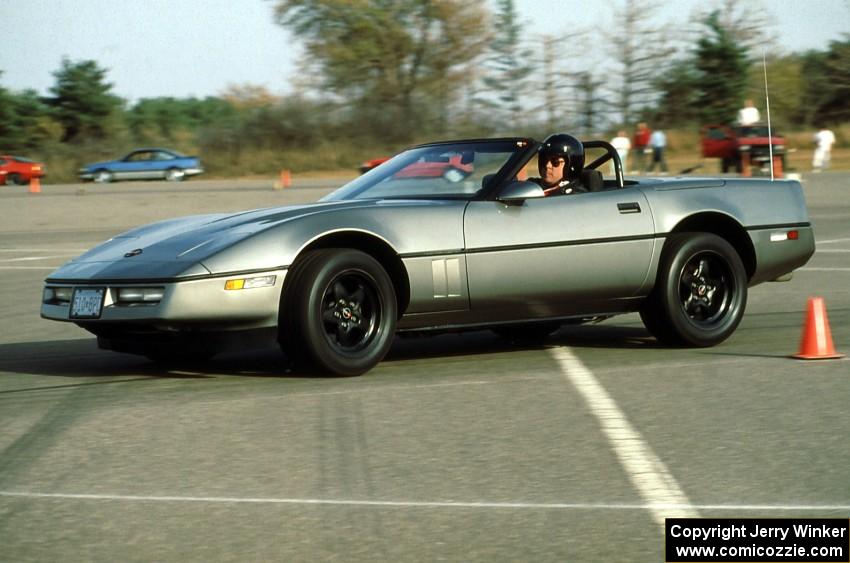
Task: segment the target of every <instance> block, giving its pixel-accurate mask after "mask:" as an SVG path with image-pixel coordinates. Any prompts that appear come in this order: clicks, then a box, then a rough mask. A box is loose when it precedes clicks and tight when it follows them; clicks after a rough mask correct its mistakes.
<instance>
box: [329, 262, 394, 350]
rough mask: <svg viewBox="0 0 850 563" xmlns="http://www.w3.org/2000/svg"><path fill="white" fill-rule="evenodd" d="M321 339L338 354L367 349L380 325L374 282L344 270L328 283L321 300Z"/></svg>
mask: <svg viewBox="0 0 850 563" xmlns="http://www.w3.org/2000/svg"><path fill="white" fill-rule="evenodd" d="M322 320H323V322H324V330H325V338H326V339H327V341H328V343H329V344H330V345H331V347H333V348H334V349H335V350H336V351H337V352H338V353H340V354H353V353H357V352H359V351H361V350H363V349H364V348H366V347H368V346H369V344H370V342H371V341H372V339H373V338H374V337H375V334H376V332H377V328H378V325H379V323H380V321H381V301H380V299H379V298H378V296H377V294H376V292H375V280H374V279H373V278H372V277H371V276H369V275H368V274H367V273H366V272H362V271H359V270H347V271H345V272H343V273H341V274H340V275H338V276H337V277H336V278H334V279H333V280H331V282H330V283H329V284H328V286H327V288H326V289H325V295H324V297H322Z"/></svg>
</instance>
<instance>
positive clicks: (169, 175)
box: [165, 168, 186, 182]
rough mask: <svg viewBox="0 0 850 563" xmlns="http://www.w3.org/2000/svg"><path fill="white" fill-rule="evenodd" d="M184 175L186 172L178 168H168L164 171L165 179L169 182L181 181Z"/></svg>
mask: <svg viewBox="0 0 850 563" xmlns="http://www.w3.org/2000/svg"><path fill="white" fill-rule="evenodd" d="M185 177H186V173H185V172H183V171H182V170H180V169H179V168H169V169H168V171H167V172H166V173H165V179H166V180H168V181H169V182H181V181H183V179H184V178H185Z"/></svg>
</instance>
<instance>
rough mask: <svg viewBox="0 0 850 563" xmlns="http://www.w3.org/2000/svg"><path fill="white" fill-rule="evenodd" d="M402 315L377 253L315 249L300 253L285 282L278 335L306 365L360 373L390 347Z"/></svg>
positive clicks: (289, 352) (287, 349)
mask: <svg viewBox="0 0 850 563" xmlns="http://www.w3.org/2000/svg"><path fill="white" fill-rule="evenodd" d="M397 316H398V304H397V302H396V296H395V288H394V287H393V284H392V280H390V277H389V275H388V274H387V272H386V271H385V270H384V268H383V267H382V266H381V264H380V263H378V261H377V260H375V259H374V258H373V257H372V256H370V255H368V254H366V253H364V252H361V251H359V250H353V249H343V248H327V249H317V250H312V251H308V252H306V253H305V254H304V255H303V256H299V258H298V259H297V260H296V262H295V264H294V265H293V266H292V268H291V269H290V272H289V273H287V276H286V279H285V281H284V294H283V296H282V297H281V307H280V314H279V327H280V328H279V333H280V334H279V340H280V344H281V347H282V348H283V350H284V351H285V352H286V354H287V355H288V356H289V357H290V358H292V359H293V360H294V361H295V362H296V364H297V365H300V366H301V367H314V368H316V369H317V370H318V371H320V372H322V373H330V374H334V375H344V376H351V375H361V374H363V373H365V372H367V371H369V370H370V369H372V368H373V367H375V365H376V364H377V363H378V362H380V361H381V360H382V359H383V357H384V356H385V355H386V353H387V352H388V351H389V348H390V346H391V345H392V340H393V336H394V335H395V326H396V321H397Z"/></svg>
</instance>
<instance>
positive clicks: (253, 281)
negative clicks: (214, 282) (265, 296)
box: [224, 276, 277, 290]
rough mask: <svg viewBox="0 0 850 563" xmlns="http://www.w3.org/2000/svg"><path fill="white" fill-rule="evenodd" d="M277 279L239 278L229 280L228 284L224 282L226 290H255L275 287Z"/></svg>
mask: <svg viewBox="0 0 850 563" xmlns="http://www.w3.org/2000/svg"><path fill="white" fill-rule="evenodd" d="M276 278H277V276H259V277H256V278H238V279H234V280H227V281H226V282H224V289H226V290H237V289H254V288H256V287H269V286H272V285H274V282H275V279H276Z"/></svg>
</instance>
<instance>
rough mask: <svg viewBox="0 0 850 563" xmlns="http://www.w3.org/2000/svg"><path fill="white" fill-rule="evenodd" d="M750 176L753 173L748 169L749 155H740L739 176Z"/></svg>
mask: <svg viewBox="0 0 850 563" xmlns="http://www.w3.org/2000/svg"><path fill="white" fill-rule="evenodd" d="M752 175H753V171H752V170H751V169H750V153H748V152H745V153H744V154H742V155H741V176H743V177H744V178H749V177H750V176H752Z"/></svg>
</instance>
